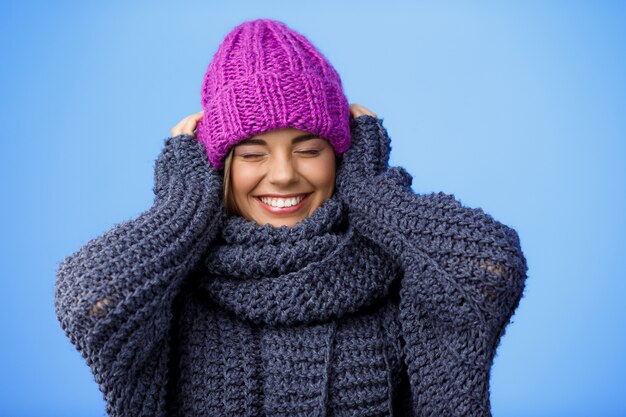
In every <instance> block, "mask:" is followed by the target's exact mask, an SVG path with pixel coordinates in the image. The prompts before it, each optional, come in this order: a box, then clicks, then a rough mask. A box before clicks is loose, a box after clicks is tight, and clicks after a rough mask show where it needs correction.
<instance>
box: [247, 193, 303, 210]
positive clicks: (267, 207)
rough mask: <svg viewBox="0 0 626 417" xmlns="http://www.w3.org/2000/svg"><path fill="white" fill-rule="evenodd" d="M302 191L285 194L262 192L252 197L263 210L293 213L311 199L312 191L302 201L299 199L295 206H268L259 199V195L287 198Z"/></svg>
mask: <svg viewBox="0 0 626 417" xmlns="http://www.w3.org/2000/svg"><path fill="white" fill-rule="evenodd" d="M302 194H303V193H297V194H285V195H282V196H281V195H277V194H263V195H262V196H255V197H254V199H255V200H256V201H257V202H258V203H259V205H260V206H261V207H263V208H264V209H265V210H267V211H268V212H270V213H272V214H290V213H295V212H296V211H298V210H300V209H301V208H302V207H304V205H305V204H306V203H307V202H308V201H309V200H310V199H311V196H312V195H313V193H312V192H311V193H308V194H307V195H306V196H305V197H304V198H303V199H302V201H300V202H299V203H298V204H296V205H295V206H291V207H273V206H270V205H269V204H265V203H264V202H263V201H261V197H283V198H289V197H290V196H291V197H295V196H298V195H302Z"/></svg>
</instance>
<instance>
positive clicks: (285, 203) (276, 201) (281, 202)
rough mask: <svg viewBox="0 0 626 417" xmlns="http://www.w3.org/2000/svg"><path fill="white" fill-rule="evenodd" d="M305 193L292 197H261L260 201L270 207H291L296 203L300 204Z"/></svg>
mask: <svg viewBox="0 0 626 417" xmlns="http://www.w3.org/2000/svg"><path fill="white" fill-rule="evenodd" d="M304 197H305V195H300V196H298V197H292V198H267V197H261V201H263V202H264V203H265V204H268V205H270V206H272V207H291V206H295V205H297V204H300V202H301V201H302V199H304Z"/></svg>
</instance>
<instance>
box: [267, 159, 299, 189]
mask: <svg viewBox="0 0 626 417" xmlns="http://www.w3.org/2000/svg"><path fill="white" fill-rule="evenodd" d="M295 163H296V162H295V161H294V160H293V159H292V158H291V157H289V156H287V155H278V156H276V157H274V158H272V160H271V161H270V167H269V172H268V174H267V177H268V181H269V182H271V183H272V184H274V185H276V186H282V187H284V186H288V185H291V184H293V183H294V182H296V181H297V180H298V170H297V167H296V166H295Z"/></svg>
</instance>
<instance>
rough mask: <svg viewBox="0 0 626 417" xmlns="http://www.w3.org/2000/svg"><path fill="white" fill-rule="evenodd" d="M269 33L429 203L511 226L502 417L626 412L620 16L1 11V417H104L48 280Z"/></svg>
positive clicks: (406, 7) (356, 8)
mask: <svg viewBox="0 0 626 417" xmlns="http://www.w3.org/2000/svg"><path fill="white" fill-rule="evenodd" d="M258 17H270V18H274V19H278V20H282V21H284V22H285V23H287V24H288V25H289V26H291V27H293V28H294V29H296V30H298V31H300V32H301V33H303V34H304V35H305V36H307V37H308V38H309V39H310V40H311V41H312V42H313V43H314V44H315V45H316V46H317V47H318V48H319V49H320V50H321V51H322V52H323V53H324V54H325V55H326V56H327V57H328V59H329V60H330V62H331V63H332V64H333V65H334V66H335V68H336V69H337V70H338V71H339V73H340V75H341V77H342V79H343V83H344V88H345V92H346V95H347V97H348V99H349V101H350V102H351V103H359V104H362V105H364V106H365V107H367V108H369V109H371V110H372V111H374V112H375V113H377V114H378V115H379V116H380V117H382V118H383V119H384V121H385V125H386V127H387V129H388V132H389V134H390V136H391V139H392V146H393V149H392V154H391V163H392V165H401V166H404V167H405V168H406V169H407V170H408V171H409V172H410V173H411V174H413V176H414V180H413V189H414V191H415V192H418V193H427V192H431V191H444V192H446V193H450V194H454V195H455V196H456V197H457V198H458V199H460V200H461V202H462V203H463V204H465V205H467V206H472V207H481V208H482V209H483V210H485V211H486V212H487V213H489V214H491V215H493V216H494V217H495V218H496V219H498V220H500V221H502V222H503V223H505V224H507V225H510V226H511V227H513V228H515V229H516V230H517V231H518V233H519V235H520V239H521V242H522V248H523V250H524V253H525V255H526V257H527V260H528V265H529V271H528V274H529V278H528V282H527V287H526V290H525V293H524V297H523V298H522V300H521V303H520V306H519V308H518V310H517V311H516V314H515V315H514V316H513V322H512V323H511V324H510V325H509V327H508V328H507V332H506V334H505V336H504V338H503V339H502V343H501V345H500V346H499V348H498V351H497V355H496V358H495V361H494V366H493V370H492V376H491V401H492V407H493V414H494V416H497V417H521V416H524V417H558V416H567V417H578V416H590V415H593V416H605V417H617V416H625V415H626V395H624V394H626V392H625V391H626V390H625V388H624V386H625V384H624V381H623V378H624V375H626V361H625V360H624V354H625V353H626V352H625V349H624V346H625V344H626V325H624V321H625V319H626V314H625V313H626V307H625V306H626V303H625V302H624V297H625V296H624V294H625V293H626V279H625V278H626V277H625V274H624V271H625V270H626V257H625V256H624V254H623V253H624V250H625V249H626V245H625V244H624V234H625V232H626V227H625V223H626V222H625V220H624V213H626V198H625V197H626V196H625V191H624V190H626V168H625V167H626V144H625V139H626V117H625V116H626V25H625V24H624V22H626V6H625V3H623V2H608V1H594V2H591V1H589V2H580V1H571V2H563V1H524V2H522V1H520V2H495V1H494V2H491V1H476V2H461V1H453V2H446V1H439V2H437V1H430V2H418V1H416V2H408V1H407V2H404V1H402V2H401V1H385V2H381V1H367V0H363V1H346V2H336V1H330V0H327V1H326V0H323V1H319V0H318V1H315V2H291V3H287V2H281V1H261V2H258V1H255V2H253V1H239V2H237V1H233V2H217V1H215V2H213V1H186V2H176V3H174V2H167V3H166V2H148V1H138V2H132V1H125V2H122V1H119V0H113V1H107V2H104V1H102V2H78V1H76V2H67V1H57V2H40V1H24V2H17V1H5V2H2V3H1V4H0V23H1V24H0V32H1V36H0V48H1V55H2V58H3V65H2V66H0V75H1V76H0V83H1V91H2V94H0V106H1V110H2V111H1V112H0V121H1V123H2V129H1V132H2V133H1V138H2V139H1V140H2V147H1V149H2V152H0V189H1V190H2V194H3V197H2V204H1V205H0V210H1V213H0V219H1V220H0V221H1V222H2V224H1V230H2V239H1V240H0V245H1V251H0V263H1V270H2V279H1V281H0V282H1V284H0V285H1V288H0V297H1V299H0V300H1V302H0V325H1V329H0V330H1V332H2V343H0V358H1V359H0V360H1V364H0V369H2V372H0V416H12V417H32V416H50V417H57V416H58V417H61V416H62V417H73V416H76V417H79V416H80V417H86V416H104V415H105V410H104V401H103V399H102V394H101V393H100V391H99V390H98V386H97V384H96V383H95V381H94V379H93V376H92V374H91V372H90V370H89V368H88V366H87V364H86V363H85V361H84V360H83V358H82V357H81V356H80V354H79V353H78V352H77V351H76V349H75V348H74V346H73V345H71V344H70V342H69V340H68V339H67V338H66V336H65V335H64V333H63V331H62V330H61V327H60V325H59V322H58V321H57V318H56V316H55V313H54V305H53V301H54V283H55V270H56V267H57V265H58V263H59V262H60V261H61V260H62V259H63V258H64V257H65V256H67V255H69V254H71V253H72V252H74V251H75V250H77V249H78V248H79V247H80V246H82V245H83V244H84V243H86V242H87V240H89V239H91V238H93V237H96V236H98V235H100V234H102V233H103V232H105V231H106V230H108V229H109V228H111V227H112V226H113V225H114V224H116V223H119V222H121V221H123V220H128V219H131V218H133V217H135V216H137V215H138V214H139V213H141V212H142V211H144V210H146V209H147V208H148V207H149V206H150V205H151V203H152V201H153V195H152V185H153V164H154V160H155V158H156V156H157V155H158V154H159V152H160V150H161V146H162V144H163V140H164V139H165V138H166V137H168V136H169V135H170V131H171V128H172V127H173V126H174V125H175V124H177V123H178V122H179V121H180V120H181V119H183V118H184V117H185V116H187V115H189V114H192V113H196V112H198V111H200V86H201V82H202V77H203V75H204V72H205V70H206V67H207V65H208V63H209V62H210V60H211V58H212V56H213V54H214V52H215V51H216V50H217V46H218V44H219V43H220V42H221V41H222V39H223V37H224V36H225V35H226V33H228V32H229V31H230V30H231V29H232V28H233V27H235V26H236V25H237V24H239V23H241V22H243V21H245V20H248V19H253V18H258ZM122 149H123V152H122Z"/></svg>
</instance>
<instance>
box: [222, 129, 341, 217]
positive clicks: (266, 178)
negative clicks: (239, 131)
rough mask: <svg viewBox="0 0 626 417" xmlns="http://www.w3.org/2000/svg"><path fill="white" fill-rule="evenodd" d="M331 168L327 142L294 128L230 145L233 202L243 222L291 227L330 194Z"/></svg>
mask: <svg viewBox="0 0 626 417" xmlns="http://www.w3.org/2000/svg"><path fill="white" fill-rule="evenodd" d="M335 169H336V167H335V154H334V150H333V148H332V146H331V145H330V143H329V142H328V141H327V140H326V139H324V138H321V137H319V136H317V135H312V134H309V133H308V132H305V131H302V130H298V129H294V128H281V129H275V130H272V131H269V132H265V133H263V134H259V135H254V136H253V137H251V138H248V139H245V140H242V141H241V142H239V143H238V144H237V145H236V146H235V148H234V150H233V159H232V165H231V171H230V175H231V181H232V182H231V187H232V193H233V197H234V200H235V203H236V205H237V208H238V209H239V212H240V214H241V215H242V216H243V217H245V218H246V219H248V220H254V221H256V222H257V223H258V224H260V225H263V224H266V223H269V224H271V225H273V226H275V227H278V226H289V227H291V226H293V225H295V224H296V223H297V222H299V221H300V220H303V219H304V218H306V217H308V216H309V215H310V214H311V213H313V211H315V209H316V208H318V207H319V206H320V205H321V204H322V203H323V202H324V201H325V200H326V199H327V198H329V197H330V196H331V195H332V193H333V191H334V186H335ZM281 197H282V198H281Z"/></svg>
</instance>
